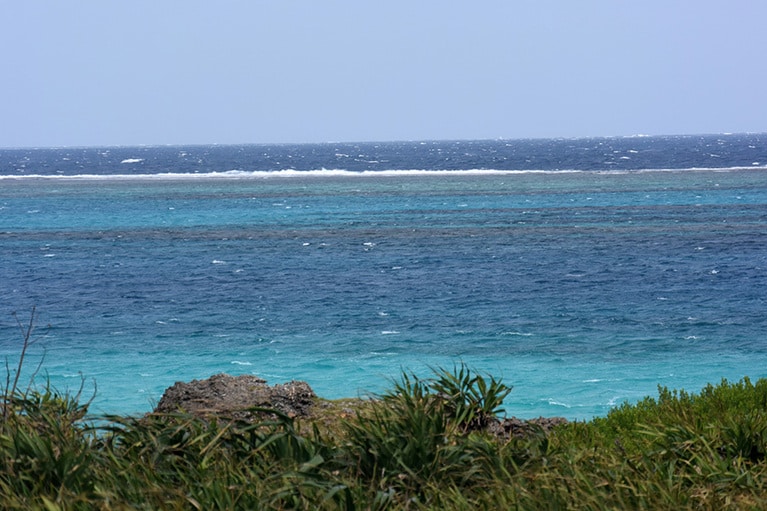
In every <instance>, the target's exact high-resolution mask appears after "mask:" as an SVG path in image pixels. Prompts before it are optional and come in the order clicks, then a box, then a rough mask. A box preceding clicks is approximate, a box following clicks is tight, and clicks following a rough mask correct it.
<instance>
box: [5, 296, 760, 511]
mask: <svg viewBox="0 0 767 511" xmlns="http://www.w3.org/2000/svg"><path fill="white" fill-rule="evenodd" d="M32 318H34V311H33V315H32ZM19 327H20V328H21V332H22V335H23V338H24V342H23V347H22V351H21V356H20V358H19V362H18V366H17V367H16V369H15V371H12V370H11V369H10V368H9V367H7V368H6V381H5V385H4V387H3V388H2V389H0V390H2V392H0V400H1V401H0V412H1V417H2V418H1V420H0V508H1V509H7V510H30V509H41V510H47V511H54V510H70V509H74V510H77V509H83V510H86V509H88V510H91V509H100V510H126V509H171V510H175V509H199V510H203V509H204V510H214V509H221V510H224V509H226V510H229V509H231V510H236V509H243V510H252V509H307V510H308V509H346V510H356V509H365V510H384V509H413V510H415V509H522V510H526V509H536V510H538V509H552V510H555V509H589V510H602V509H653V510H656V509H674V510H679V509H711V510H721V509H765V508H767V459H766V458H767V380H765V379H760V380H758V381H756V382H752V381H751V380H750V379H749V378H743V379H742V380H741V381H738V382H729V381H726V380H722V381H721V382H720V383H719V384H717V385H711V384H710V385H708V386H706V387H705V388H703V389H702V390H701V391H700V392H698V393H688V392H686V391H684V390H669V389H668V388H665V387H659V389H658V395H657V397H647V398H645V399H643V400H642V401H640V402H638V403H633V404H632V403H625V404H623V405H621V406H619V407H617V408H615V409H613V410H611V411H610V412H609V413H608V414H607V415H606V416H605V417H597V418H594V419H592V420H590V421H583V422H567V421H551V420H548V421H545V420H544V421H527V422H520V421H516V420H503V421H502V420H500V417H501V416H502V415H503V414H504V410H503V408H502V406H503V402H504V398H505V397H506V396H507V395H508V394H509V393H510V392H511V390H512V389H511V387H509V386H507V385H506V384H504V383H503V382H502V381H500V380H498V379H496V378H494V377H492V376H489V375H482V374H479V373H477V372H475V371H472V370H471V369H470V368H469V367H467V366H466V365H465V364H457V365H455V366H454V367H453V368H452V369H443V368H435V369H434V370H433V374H432V375H431V376H430V377H428V378H422V377H419V376H418V375H415V374H411V373H408V372H403V373H402V375H401V377H400V378H399V379H398V380H395V381H392V382H391V388H390V390H389V391H387V392H384V393H383V394H381V395H378V396H374V397H373V398H371V399H352V400H337V401H328V400H322V399H316V401H315V402H314V403H313V404H312V405H311V412H310V413H308V414H306V415H303V416H300V417H299V416H295V414H291V413H286V412H284V411H280V410H278V409H277V408H274V407H251V408H249V409H248V410H247V411H248V414H246V415H244V416H243V415H237V414H228V413H213V414H211V413H207V414H206V413H203V414H200V413H196V414H193V413H190V412H187V411H184V410H182V409H178V410H175V411H172V412H167V411H166V412H163V413H159V412H154V413H151V414H147V415H145V416H141V417H131V416H100V417H94V416H90V415H89V414H88V406H89V404H90V402H88V401H85V402H83V401H82V400H81V394H82V386H81V388H80V389H79V390H78V391H77V392H76V393H70V392H68V391H67V392H61V391H59V390H57V389H56V388H54V387H53V386H51V385H50V383H49V382H47V383H45V384H43V385H36V384H35V380H34V378H35V376H34V374H33V378H32V380H31V381H30V382H29V383H28V384H27V385H20V383H19V373H20V371H21V369H22V364H23V363H24V355H25V353H26V351H27V348H28V347H29V345H30V344H31V343H32V342H33V341H32V337H31V336H32V331H33V324H32V321H30V324H29V325H28V326H26V325H22V324H21V323H19ZM6 366H7V364H6ZM38 369H39V368H38ZM34 373H37V371H34ZM261 381H262V380H259V381H258V382H255V383H260V382H261ZM242 417H247V419H243V418H242ZM509 424H515V425H516V426H518V427H517V428H516V429H513V428H510V427H509V428H507V427H505V425H509Z"/></svg>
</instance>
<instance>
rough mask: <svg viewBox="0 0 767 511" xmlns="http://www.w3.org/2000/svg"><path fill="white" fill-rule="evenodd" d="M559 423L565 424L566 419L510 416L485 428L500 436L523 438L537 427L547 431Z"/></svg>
mask: <svg viewBox="0 0 767 511" xmlns="http://www.w3.org/2000/svg"><path fill="white" fill-rule="evenodd" d="M560 424H567V419H565V418H564V417H538V418H537V419H527V420H524V419H518V418H516V417H511V418H508V419H503V420H499V421H495V422H492V423H491V424H490V425H488V428H487V429H488V431H490V432H491V433H493V434H494V435H496V436H497V437H500V438H506V439H509V438H524V437H526V436H528V435H531V434H533V433H534V432H535V431H536V430H537V429H539V428H540V429H541V430H542V431H543V432H544V433H548V432H549V431H551V429H552V428H554V427H556V426H559V425H560Z"/></svg>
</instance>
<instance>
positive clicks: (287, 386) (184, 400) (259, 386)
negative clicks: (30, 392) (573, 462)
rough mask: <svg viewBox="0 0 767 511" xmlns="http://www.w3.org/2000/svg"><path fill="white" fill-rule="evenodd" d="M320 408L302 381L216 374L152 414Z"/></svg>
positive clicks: (527, 424) (538, 425) (528, 425)
mask: <svg viewBox="0 0 767 511" xmlns="http://www.w3.org/2000/svg"><path fill="white" fill-rule="evenodd" d="M350 403H351V402H350ZM365 403H366V401H364V400H360V401H359V402H358V404H355V405H352V404H349V406H355V407H356V406H364V405H365ZM323 406H328V402H326V401H323V400H318V399H317V396H316V395H315V394H314V391H313V390H312V388H311V387H310V386H309V384H308V383H306V382H303V381H291V382H288V383H284V384H281V385H274V386H270V385H267V383H266V380H264V379H262V378H259V377H257V376H253V375H242V376H229V375H228V374H216V375H214V376H211V377H210V378H208V379H205V380H192V381H191V382H189V383H184V382H176V383H175V384H174V385H173V386H171V387H168V388H167V389H166V390H165V393H164V394H163V395H162V398H161V399H160V402H159V403H158V404H157V407H156V408H155V410H154V411H155V412H156V413H173V412H178V411H183V412H187V413H191V414H193V415H197V416H199V417H214V416H215V417H220V418H229V419H239V420H246V421H247V420H251V419H255V418H257V417H258V416H259V414H258V413H255V412H254V411H253V410H252V409H253V408H254V407H258V408H269V409H274V410H279V411H280V412H282V413H284V414H286V415H287V416H289V417H301V418H305V417H309V418H314V417H313V415H314V413H313V412H316V411H317V410H321V409H322V408H323ZM316 407H319V408H316ZM347 412H348V413H347ZM353 414H354V410H353V409H352V408H348V409H345V412H344V413H342V414H341V416H344V415H348V416H352V415H353ZM566 422H567V419H564V418H562V417H539V418H537V419H528V420H524V419H518V418H516V417H511V418H505V419H493V420H491V421H490V422H489V424H487V425H486V426H485V429H486V430H487V431H488V432H489V433H492V434H493V435H495V436H496V437H498V438H501V439H510V438H512V437H514V438H520V437H525V436H528V435H531V434H535V432H536V431H541V430H542V431H543V432H544V433H548V432H549V431H550V430H551V429H552V428H554V427H556V426H558V425H560V424H564V423H566Z"/></svg>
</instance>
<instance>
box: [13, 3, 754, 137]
mask: <svg viewBox="0 0 767 511" xmlns="http://www.w3.org/2000/svg"><path fill="white" fill-rule="evenodd" d="M765 20H767V2H764V1H763V0H727V1H726V2H725V1H724V0H720V1H712V0H698V1H692V0H689V1H688V0H676V1H669V0H643V1H641V2H639V1H619V0H577V1H575V0H478V1H475V2H467V1H457V0H440V1H436V0H420V1H419V0H416V1H412V0H411V1H407V2H406V1H402V0H387V1H386V2H361V1H359V0H357V1H346V0H325V1H322V2H320V1H317V0H313V1H310V0H305V1H302V0H268V1H262V0H242V1H237V0H220V1H217V2H211V1H200V0H184V1H180V0H151V1H150V0H132V1H130V2H127V1H106V2H105V1H103V0H73V1H71V2H61V1H55V0H47V1H46V0H36V1H15V0H0V69H1V70H2V71H1V74H0V78H1V80H0V147H6V148H8V147H60V146H114V145H123V146H125V145H142V144H147V145H164V144H213V143H218V144H241V143H294V142H358V141H387V140H438V139H495V138H507V139H515V138H547V137H588V136H625V135H636V134H648V135H660V134H699V133H739V132H766V131H767V93H765V91H767V65H766V64H765V62H766V61H765V50H766V49H767V30H765V29H764V23H765Z"/></svg>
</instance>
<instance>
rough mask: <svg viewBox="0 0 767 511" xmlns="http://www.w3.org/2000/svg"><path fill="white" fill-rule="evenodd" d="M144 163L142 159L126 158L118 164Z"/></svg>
mask: <svg viewBox="0 0 767 511" xmlns="http://www.w3.org/2000/svg"><path fill="white" fill-rule="evenodd" d="M142 161H144V158H126V159H124V160H123V161H121V162H120V163H141V162H142Z"/></svg>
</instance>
